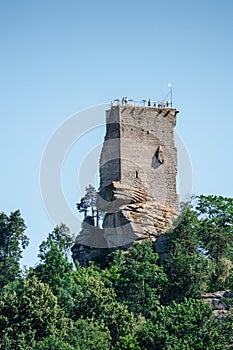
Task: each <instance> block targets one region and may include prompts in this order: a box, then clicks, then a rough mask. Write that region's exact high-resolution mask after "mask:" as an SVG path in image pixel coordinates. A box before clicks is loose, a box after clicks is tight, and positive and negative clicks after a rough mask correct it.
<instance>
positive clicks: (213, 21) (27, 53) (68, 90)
mask: <svg viewBox="0 0 233 350" xmlns="http://www.w3.org/2000/svg"><path fill="white" fill-rule="evenodd" d="M232 18H233V2H232V1H231V0H221V1H220V0H216V1H214V2H213V1H209V0H205V1H203V0H202V1H199V0H196V1H191V0H186V1H182V0H173V1H172V0H167V1H166V2H162V1H157V0H154V1H152V0H144V1H137V0H135V1H122V0H119V1H118V2H111V1H104V0H103V1H85V2H84V1H78V0H77V1H74V0H66V1H64V0H56V1H54V0H49V1H45V0H42V1H29V0H28V1H26V0H21V1H16V0H9V1H4V0H3V1H1V2H0V45H1V46H0V47H1V55H0V96H1V104H0V117H1V138H0V146H1V147H0V156H1V172H0V199H1V200H0V203H1V208H0V210H1V211H4V212H6V213H7V214H9V213H10V211H13V210H16V209H20V210H21V213H22V216H23V218H24V220H25V222H26V224H27V227H28V229H27V231H26V233H27V235H28V236H29V238H30V246H29V248H28V249H27V250H26V251H25V253H24V260H23V263H25V264H27V265H33V264H35V263H36V256H37V253H38V245H39V244H40V243H41V241H42V240H43V239H45V238H46V236H47V234H48V232H50V231H51V230H52V229H53V227H54V224H53V223H52V222H51V220H50V219H49V217H48V215H47V213H46V211H45V208H44V205H43V201H42V199H41V194H40V184H39V174H40V167H41V159H42V155H43V152H44V150H45V148H46V145H47V144H48V142H49V140H50V139H51V137H52V135H53V134H54V132H55V131H56V130H57V128H58V127H59V126H60V125H62V124H63V123H64V121H65V120H67V118H68V119H69V117H70V116H72V115H74V114H75V113H76V112H79V111H81V110H85V109H87V108H89V107H90V106H95V105H99V104H104V103H108V102H109V101H111V100H112V99H114V98H117V97H119V98H121V97H122V96H123V95H124V96H128V97H132V98H135V99H142V98H151V99H163V98H164V96H165V95H166V94H167V92H168V87H167V84H168V82H172V86H173V97H174V104H175V106H176V107H177V109H178V110H179V111H180V113H179V114H178V121H177V127H176V130H177V132H178V134H179V135H180V137H181V138H182V139H183V141H184V143H185V146H186V149H187V151H188V152H189V156H190V159H191V162H192V168H193V193H195V194H200V193H203V194H216V195H223V196H228V197H232V196H233V187H232V175H233V166H232V162H231V159H232V144H233V137H232V131H233V118H232V92H233V88H232V84H233V69H232V62H233V45H232V37H233V25H232ZM99 130H100V132H99V133H98V132H97V134H96V135H89V136H90V138H91V139H98V138H101V137H102V136H101V135H102V134H101V133H102V132H103V128H102V129H101V128H100V129H99ZM101 130H102V131H101ZM96 142H97V141H96ZM85 144H88V147H90V148H91V147H93V145H91V143H90V144H89V143H88V140H87V139H86V141H85V143H84V145H78V146H77V145H76V147H75V146H74V147H73V148H72V149H71V151H70V153H69V154H68V155H67V161H66V164H65V171H64V173H65V175H64V176H65V179H64V183H66V184H67V185H66V186H67V192H69V193H70V195H69V194H67V197H69V198H70V201H71V203H70V206H71V207H72V206H74V205H75V201H78V200H79V195H80V193H79V192H78V190H77V178H75V176H74V174H75V173H77V169H78V167H79V164H78V163H79V162H80V159H81V158H80V157H79V154H78V153H79V152H80V149H81V148H83V147H85ZM76 159H77V164H76ZM69 167H70V168H69ZM69 178H70V181H69V180H68V179H69ZM87 185H88V184H87ZM76 197H77V198H76ZM74 210H75V209H74Z"/></svg>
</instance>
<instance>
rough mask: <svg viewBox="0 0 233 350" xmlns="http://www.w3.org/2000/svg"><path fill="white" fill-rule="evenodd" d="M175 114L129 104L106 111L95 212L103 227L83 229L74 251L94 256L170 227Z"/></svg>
mask: <svg viewBox="0 0 233 350" xmlns="http://www.w3.org/2000/svg"><path fill="white" fill-rule="evenodd" d="M177 113H178V112H177V111H176V110H175V109H173V108H156V107H138V106H128V105H119V106H113V107H112V108H111V109H110V110H108V111H106V135H105V140H104V144H103V148H102V152H101V157H100V191H99V196H98V200H97V205H98V208H99V210H101V211H103V212H105V218H104V221H103V228H102V229H98V234H97V236H96V233H93V228H90V229H89V232H88V228H87V227H85V229H83V230H82V232H81V235H79V236H78V237H77V239H76V245H77V251H78V250H79V248H80V247H81V246H89V247H91V248H92V250H93V256H95V255H96V250H97V249H99V248H100V249H111V250H112V249H117V248H118V247H126V246H129V245H130V244H132V242H134V241H136V240H145V239H150V240H153V241H155V240H156V238H157V237H158V236H159V235H160V234H162V233H164V232H165V231H166V230H167V229H168V228H170V227H171V226H172V224H173V222H174V220H175V219H176V217H177V215H178V195H177V192H176V175H177V153H176V147H175V139H174V128H175V125H176V114H177ZM93 235H94V236H95V237H97V241H95V243H93ZM89 253H90V252H89ZM89 253H88V254H89ZM94 260H95V259H94Z"/></svg>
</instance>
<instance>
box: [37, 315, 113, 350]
mask: <svg viewBox="0 0 233 350" xmlns="http://www.w3.org/2000/svg"><path fill="white" fill-rule="evenodd" d="M110 340H111V337H110V334H109V330H108V328H107V327H106V326H104V324H103V323H98V322H96V321H94V320H89V319H86V320H84V319H82V318H81V319H79V320H77V321H76V322H75V323H71V324H70V325H69V328H66V329H65V330H61V332H60V334H59V335H52V336H50V337H47V338H45V339H43V340H41V341H40V342H37V343H36V346H35V350H57V349H59V350H109V348H110Z"/></svg>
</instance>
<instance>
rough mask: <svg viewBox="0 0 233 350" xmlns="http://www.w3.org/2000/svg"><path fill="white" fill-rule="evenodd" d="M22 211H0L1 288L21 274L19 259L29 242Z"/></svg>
mask: <svg viewBox="0 0 233 350" xmlns="http://www.w3.org/2000/svg"><path fill="white" fill-rule="evenodd" d="M25 229H26V226H25V224H24V220H23V219H22V218H21V215H20V211H19V210H16V211H15V212H12V213H11V214H10V215H9V216H7V215H6V214H5V213H0V288H2V287H3V286H4V285H5V284H7V283H8V282H10V281H14V280H15V278H16V277H18V276H19V275H20V265H19V260H20V259H21V258H22V251H23V249H25V248H26V247H27V245H28V243H29V240H28V237H27V236H26V235H25V234H24V231H25Z"/></svg>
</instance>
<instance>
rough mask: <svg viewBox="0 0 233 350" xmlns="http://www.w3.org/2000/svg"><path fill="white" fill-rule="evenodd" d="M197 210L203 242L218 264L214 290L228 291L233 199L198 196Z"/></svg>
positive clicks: (216, 265) (232, 251) (214, 276)
mask: <svg viewBox="0 0 233 350" xmlns="http://www.w3.org/2000/svg"><path fill="white" fill-rule="evenodd" d="M195 210H196V215H197V217H198V219H199V221H200V231H199V237H200V241H201V242H202V246H203V247H204V249H206V251H207V252H208V255H209V257H210V258H211V259H212V260H213V262H214V263H215V269H214V272H213V274H212V280H211V288H216V289H218V288H219V287H223V286H224V287H225V288H227V287H228V280H229V276H230V273H231V271H230V270H232V267H233V266H232V263H233V198H225V197H222V196H199V197H198V201H197V205H196V208H195Z"/></svg>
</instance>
